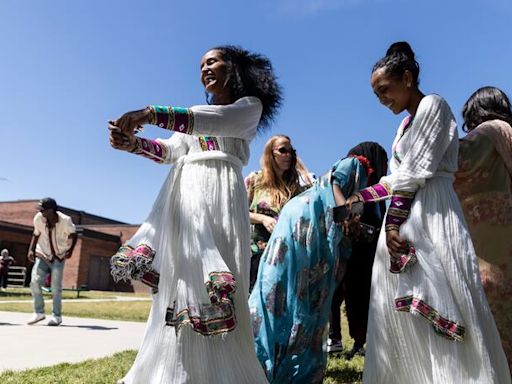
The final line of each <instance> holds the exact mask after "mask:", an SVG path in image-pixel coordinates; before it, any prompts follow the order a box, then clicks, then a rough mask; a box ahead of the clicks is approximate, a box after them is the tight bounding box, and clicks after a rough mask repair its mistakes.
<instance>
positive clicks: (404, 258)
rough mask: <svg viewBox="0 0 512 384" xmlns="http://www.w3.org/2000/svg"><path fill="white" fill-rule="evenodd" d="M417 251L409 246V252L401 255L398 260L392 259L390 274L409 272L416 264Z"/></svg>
mask: <svg viewBox="0 0 512 384" xmlns="http://www.w3.org/2000/svg"><path fill="white" fill-rule="evenodd" d="M417 260H418V259H417V257H416V249H415V248H414V247H413V246H412V245H410V244H409V252H407V253H404V254H401V255H400V256H399V257H397V258H391V265H390V267H389V272H391V273H402V272H404V271H406V270H408V269H409V268H410V267H411V266H412V265H414V264H416V261H417Z"/></svg>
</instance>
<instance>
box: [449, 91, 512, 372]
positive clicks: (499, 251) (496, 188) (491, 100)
mask: <svg viewBox="0 0 512 384" xmlns="http://www.w3.org/2000/svg"><path fill="white" fill-rule="evenodd" d="M462 117H463V119H464V125H463V129H464V130H465V131H466V132H468V134H467V135H466V136H465V137H464V138H463V139H462V140H460V142H459V170H458V171H457V173H456V174H455V184H454V186H455V191H456V192H457V194H458V196H459V199H460V201H461V203H462V208H463V210H464V215H465V217H466V221H467V222H468V226H469V232H470V233H471V238H472V240H473V244H474V245H475V251H476V255H477V256H478V260H479V264H480V276H481V279H482V285H483V287H484V290H485V293H486V295H487V300H489V305H490V306H491V310H492V313H493V314H494V318H495V320H496V325H497V326H498V331H499V332H500V336H501V343H502V344H503V349H504V350H505V354H506V355H507V359H508V364H509V367H510V369H511V370H512V127H511V125H512V108H511V104H510V101H509V98H508V97H507V95H506V94H505V93H504V92H503V91H502V90H500V89H498V88H496V87H483V88H480V89H479V90H477V91H476V92H475V93H473V94H472V95H471V97H470V98H469V99H468V100H467V101H466V103H465V104H464V108H463V109H462Z"/></svg>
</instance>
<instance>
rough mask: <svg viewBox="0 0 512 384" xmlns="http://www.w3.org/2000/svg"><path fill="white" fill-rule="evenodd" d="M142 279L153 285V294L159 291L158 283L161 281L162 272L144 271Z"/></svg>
mask: <svg viewBox="0 0 512 384" xmlns="http://www.w3.org/2000/svg"><path fill="white" fill-rule="evenodd" d="M140 281H141V282H142V283H144V284H146V285H147V286H148V287H151V291H152V292H153V294H156V293H158V283H159V282H160V274H159V273H158V272H156V271H154V270H151V271H148V272H146V273H144V274H143V275H142V277H141V279H140Z"/></svg>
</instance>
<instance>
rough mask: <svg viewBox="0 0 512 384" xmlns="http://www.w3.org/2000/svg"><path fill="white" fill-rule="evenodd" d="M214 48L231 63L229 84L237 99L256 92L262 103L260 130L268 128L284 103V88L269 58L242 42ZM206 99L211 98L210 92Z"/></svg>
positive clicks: (229, 64)
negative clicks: (245, 47) (243, 46)
mask: <svg viewBox="0 0 512 384" xmlns="http://www.w3.org/2000/svg"><path fill="white" fill-rule="evenodd" d="M211 50H218V51H220V53H221V55H222V58H223V59H224V61H226V63H227V64H228V79H229V80H228V85H230V86H231V90H232V92H233V96H234V100H235V101H236V100H238V99H240V98H242V97H245V96H255V97H257V98H258V99H260V101H261V103H262V105H263V111H262V113H261V119H260V122H259V124H258V131H262V130H265V129H267V128H268V127H269V126H270V125H271V123H272V122H273V120H274V118H275V117H276V115H277V112H278V111H279V108H280V107H281V104H282V101H283V96H282V88H281V86H280V85H279V83H278V82H277V77H276V75H275V73H274V69H273V68H272V63H271V62H270V60H269V59H268V58H267V57H265V56H263V55H261V54H259V53H253V52H249V51H247V50H245V49H243V48H241V47H239V46H235V45H222V46H218V47H214V48H212V49H211ZM207 101H208V102H210V100H209V96H208V95H207Z"/></svg>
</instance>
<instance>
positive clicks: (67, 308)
mask: <svg viewBox="0 0 512 384" xmlns="http://www.w3.org/2000/svg"><path fill="white" fill-rule="evenodd" d="M118 296H121V297H130V298H149V297H150V294H149V293H148V294H136V293H127V292H101V291H86V292H82V293H80V298H79V299H77V300H76V301H74V302H67V303H66V302H65V303H63V304H62V310H63V316H74V317H93V318H96V319H108V320H125V321H146V319H147V317H148V315H149V310H150V309H151V301H114V300H116V297H118ZM44 298H45V300H46V299H47V300H50V299H51V298H52V296H51V294H48V293H45V294H44ZM62 298H63V299H76V293H75V292H67V291H64V292H63V297H62ZM86 299H105V300H108V299H112V300H113V301H106V302H87V300H86ZM17 300H23V301H26V302H23V303H18V302H16V303H15V302H12V303H10V302H7V303H0V311H13V312H27V313H30V312H32V311H33V309H32V296H31V294H30V289H28V288H16V289H8V290H7V292H0V302H1V301H17ZM51 310H52V304H51V303H46V312H47V313H51Z"/></svg>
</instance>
